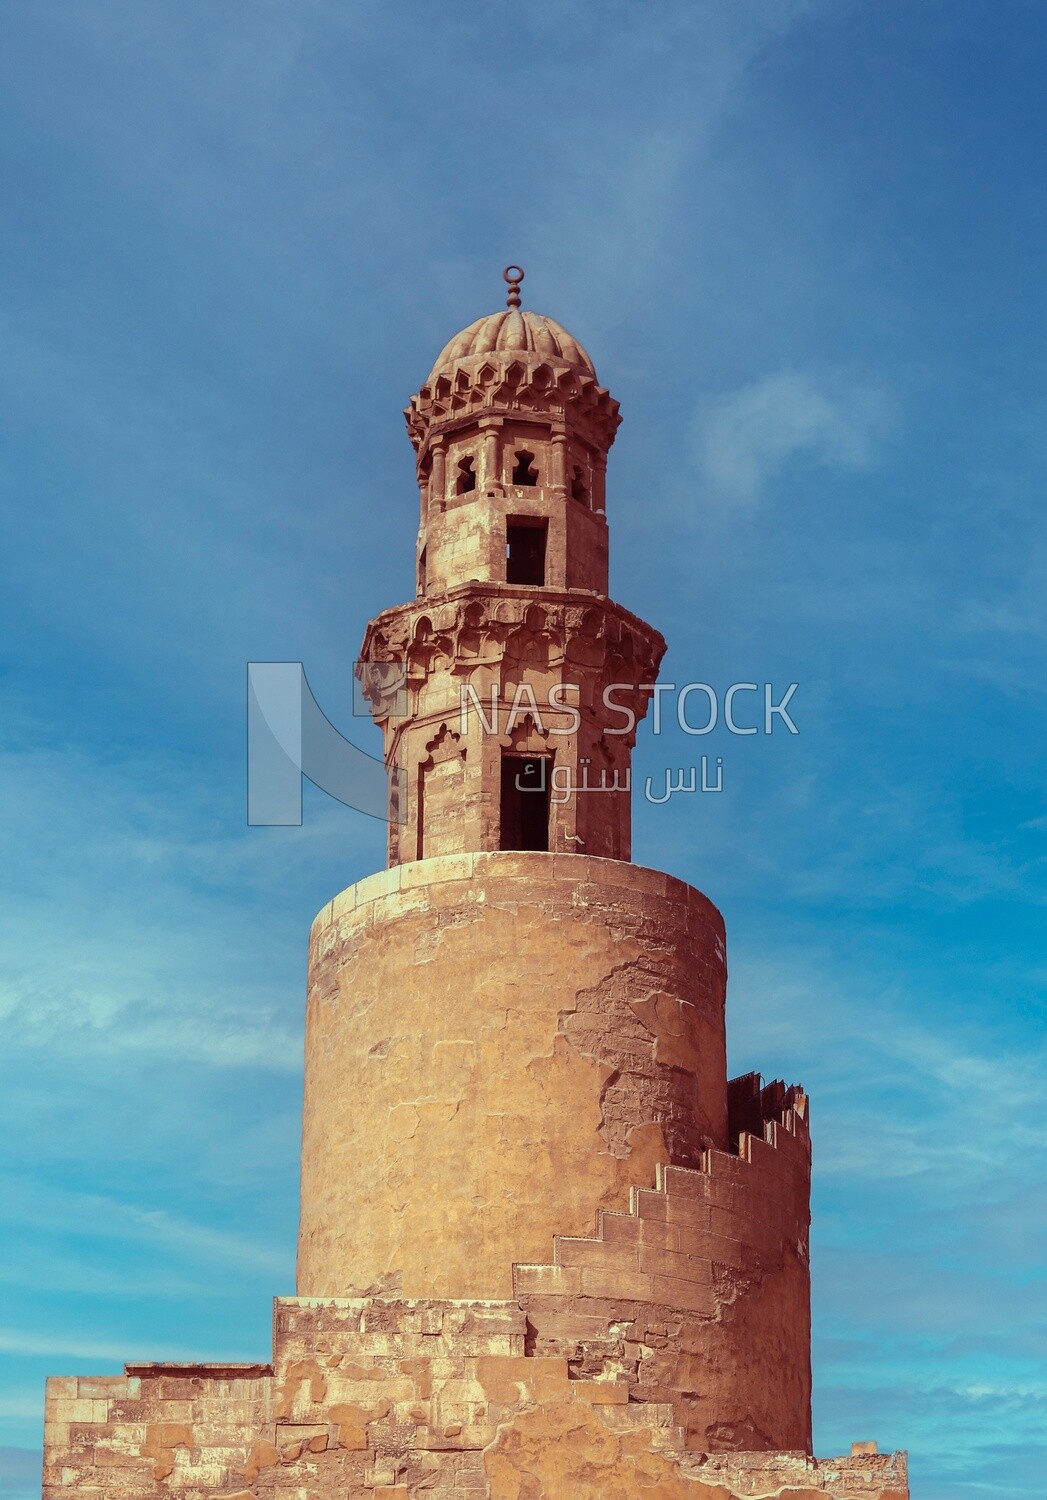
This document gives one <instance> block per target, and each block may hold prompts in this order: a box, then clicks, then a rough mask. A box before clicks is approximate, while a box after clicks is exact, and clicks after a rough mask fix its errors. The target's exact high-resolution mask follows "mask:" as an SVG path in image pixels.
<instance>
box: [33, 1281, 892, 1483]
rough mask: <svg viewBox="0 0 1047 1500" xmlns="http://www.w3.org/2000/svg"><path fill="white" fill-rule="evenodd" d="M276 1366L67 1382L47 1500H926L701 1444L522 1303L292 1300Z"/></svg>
mask: <svg viewBox="0 0 1047 1500" xmlns="http://www.w3.org/2000/svg"><path fill="white" fill-rule="evenodd" d="M274 1333H275V1345H274V1358H273V1364H272V1366H271V1367H267V1368H259V1367H240V1368H239V1369H237V1367H232V1366H219V1367H212V1368H210V1369H208V1368H206V1367H199V1366H195V1367H187V1366H173V1365H154V1366H146V1365H142V1366H129V1367H128V1369H129V1371H132V1372H135V1373H129V1374H127V1375H125V1376H122V1377H113V1378H107V1379H101V1380H86V1379H75V1378H74V1379H57V1380H52V1381H49V1382H48V1395H47V1455H46V1463H45V1471H44V1490H43V1500H60V1497H66V1496H74V1495H75V1496H82V1497H87V1496H92V1497H103V1500H636V1497H637V1496H639V1495H644V1496H649V1497H650V1500H743V1497H750V1496H779V1497H781V1500H830V1497H831V1500H908V1488H907V1484H906V1476H905V1458H904V1455H902V1454H895V1455H891V1456H890V1457H886V1456H884V1457H881V1456H877V1455H864V1454H863V1455H860V1456H856V1457H851V1458H841V1459H829V1460H824V1461H822V1462H817V1461H815V1460H813V1459H809V1458H806V1457H805V1456H804V1455H803V1454H789V1453H775V1454H768V1453H756V1454H753V1453H733V1454H730V1455H722V1456H720V1457H712V1458H710V1457H707V1456H699V1455H696V1454H693V1453H688V1452H687V1451H686V1450H685V1448H684V1446H683V1442H684V1436H683V1433H682V1432H681V1431H680V1430H679V1429H678V1428H676V1427H675V1426H674V1424H673V1415H672V1408H671V1406H669V1405H668V1404H665V1403H649V1402H636V1401H631V1400H629V1390H628V1383H627V1382H626V1381H625V1380H624V1379H618V1378H607V1379H584V1378H583V1379H575V1378H572V1376H571V1371H570V1369H569V1367H568V1363H567V1361H566V1360H564V1359H558V1358H553V1357H546V1358H543V1357H533V1356H528V1355H526V1354H525V1353H524V1347H525V1339H526V1322H525V1318H524V1314H523V1313H522V1311H521V1310H520V1308H519V1307H518V1306H516V1305H515V1304H511V1303H463V1302H444V1303H437V1302H387V1301H377V1302H376V1301H366V1300H352V1299H340V1300H298V1299H294V1300H286V1301H284V1300H281V1301H278V1302H277V1303H276V1308H275V1318H274Z"/></svg>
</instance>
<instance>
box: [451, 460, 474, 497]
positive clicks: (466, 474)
mask: <svg viewBox="0 0 1047 1500" xmlns="http://www.w3.org/2000/svg"><path fill="white" fill-rule="evenodd" d="M475 488H476V470H475V468H474V466H473V460H472V459H471V458H460V459H459V460H458V481H457V483H456V484H455V487H454V492H455V494H456V495H468V494H469V493H470V491H471V490H475Z"/></svg>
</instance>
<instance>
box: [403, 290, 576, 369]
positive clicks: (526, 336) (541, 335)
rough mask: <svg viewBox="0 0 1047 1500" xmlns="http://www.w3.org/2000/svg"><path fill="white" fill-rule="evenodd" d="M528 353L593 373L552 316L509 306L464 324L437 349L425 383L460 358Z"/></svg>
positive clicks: (460, 360)
mask: <svg viewBox="0 0 1047 1500" xmlns="http://www.w3.org/2000/svg"><path fill="white" fill-rule="evenodd" d="M492 354H493V355H499V354H508V355H518V356H523V357H524V358H525V359H526V358H527V356H532V357H533V358H534V359H535V360H536V361H542V360H545V361H549V362H550V363H554V364H563V365H569V366H570V367H571V368H572V369H575V370H583V371H585V372H586V373H587V374H589V375H592V376H594V377H595V375H596V370H595V368H594V366H593V362H592V360H591V359H590V358H589V356H588V354H587V353H586V352H585V350H584V349H583V348H582V346H581V344H580V343H579V342H578V340H577V339H576V338H574V337H573V335H572V334H570V333H568V332H567V329H566V328H564V327H562V326H561V325H560V324H559V323H557V322H556V321H555V319H553V318H546V317H544V316H543V315H542V314H541V313H536V312H531V311H530V309H526V308H525V309H521V308H518V307H511V308H508V309H506V310H505V311H504V312H496V313H489V314H488V315H487V317H485V318H477V320H476V322H475V323H470V325H469V327H468V328H463V329H462V331H461V333H457V334H455V336H454V338H453V339H451V340H450V342H449V343H447V344H446V345H445V346H444V348H443V349H442V350H441V352H440V354H439V356H438V358H437V360H436V363H435V364H434V365H433V368H432V370H431V371H430V374H429V380H428V382H427V384H432V382H433V381H435V380H436V378H437V377H438V376H439V375H441V374H449V373H451V372H452V371H453V370H454V367H455V366H456V365H458V364H460V363H462V362H471V361H473V360H474V359H477V360H478V359H481V358H483V357H484V356H487V355H492Z"/></svg>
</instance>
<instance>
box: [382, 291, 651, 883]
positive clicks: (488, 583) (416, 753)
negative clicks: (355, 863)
mask: <svg viewBox="0 0 1047 1500" xmlns="http://www.w3.org/2000/svg"><path fill="white" fill-rule="evenodd" d="M523 274H524V273H523V271H521V270H520V269H519V268H518V267H516V266H510V267H509V268H508V269H507V270H506V272H505V277H506V280H507V282H508V283H509V296H508V306H507V309H506V311H505V312H501V313H494V314H492V315H491V316H490V317H486V318H481V319H479V321H478V322H476V323H474V324H473V325H472V326H471V327H470V328H467V329H465V331H464V332H463V333H460V334H459V335H458V336H457V338H454V339H452V340H451V342H450V343H449V344H448V345H447V347H446V348H445V349H444V350H443V352H442V353H441V355H440V357H439V358H438V359H437V361H436V364H435V365H434V366H433V369H432V372H431V374H430V375H429V378H428V380H427V381H426V382H425V384H424V385H423V386H422V388H421V390H420V391H419V393H418V394H417V395H416V396H415V397H414V398H413V399H412V401H411V405H410V406H409V407H408V409H407V412H406V416H407V427H408V432H409V433H410V436H411V441H412V443H413V444H414V447H415V450H416V453H417V470H418V483H419V491H420V496H421V522H420V525H419V531H418V551H417V578H418V597H417V599H416V600H415V601H414V602H413V603H411V604H405V605H400V606H398V607H397V608H395V609H390V610H387V611H386V612H385V613H384V614H382V615H379V617H378V619H376V620H373V621H372V622H371V624H370V626H369V627H368V630H367V635H366V637H365V639H364V644H363V650H362V653H361V654H362V659H363V663H364V672H363V676H364V688H365V691H366V692H368V693H369V694H370V696H371V698H372V702H373V705H374V711H375V717H376V719H377V720H378V722H379V723H380V725H381V726H382V729H383V731H384V735H385V756H386V762H387V764H388V765H389V767H390V770H395V771H396V772H397V773H398V776H397V783H398V784H399V786H401V787H402V788H403V801H402V803H401V805H400V807H399V809H398V812H399V817H398V818H394V819H393V820H392V821H391V822H390V840H389V863H390V864H391V865H396V864H401V863H406V862H408V861H410V860H417V859H428V858H431V857H432V856H434V855H438V854H461V853H480V852H487V851H491V850H497V849H505V850H511V849H529V850H535V851H542V852H546V851H547V852H550V853H554V852H555V853H561V854H588V855H595V856H598V857H601V858H610V859H628V858H629V852H630V803H629V792H628V786H629V779H630V777H629V763H630V755H631V751H632V748H633V745H634V743H635V727H636V723H637V721H638V720H639V719H640V718H642V716H643V714H644V713H645V712H646V709H647V703H648V699H649V697H650V692H651V686H652V684H653V683H654V680H655V676H656V674H657V671H658V664H659V662H660V660H661V657H662V654H663V652H664V650H665V642H664V641H663V640H662V638H661V636H660V635H659V634H658V632H657V631H656V630H653V629H652V628H651V627H650V626H649V625H645V624H644V623H643V621H642V620H638V619H637V618H636V616H635V615H631V614H630V613H629V612H628V611H627V610H624V609H622V608H621V607H620V606H618V605H616V604H613V603H612V602H611V601H610V599H608V597H607V515H606V510H605V499H604V496H605V474H606V468H607V451H608V449H609V448H610V446H611V444H612V443H613V442H614V435H615V431H616V429H617V427H618V424H619V421H620V420H621V419H620V418H619V416H618V403H617V401H615V400H614V399H613V398H612V397H611V395H610V394H609V392H608V391H606V390H605V389H604V388H603V387H602V386H601V385H600V384H599V383H598V382H597V379H596V372H595V370H594V369H593V364H592V360H591V359H590V358H589V356H588V355H587V354H586V352H585V350H584V349H583V348H582V347H581V345H580V344H578V343H577V342H576V341H575V340H574V339H573V338H572V337H571V335H570V334H569V333H567V331H566V330H565V329H563V328H561V327H560V325H559V324H558V323H555V322H553V320H552V319H551V318H544V317H541V316H539V315H538V314H537V313H532V312H529V311H526V312H525V311H521V309H520V283H521V281H522V280H523ZM390 666H395V671H393V672H390V670H389V669H390ZM397 689H398V690H399V691H397ZM405 698H406V700H407V701H406V703H405V702H404V699H405ZM578 786H589V787H592V788H596V787H599V788H600V789H601V794H600V795H599V796H587V795H570V794H568V791H567V788H568V787H571V788H574V787H578ZM616 789H617V790H616Z"/></svg>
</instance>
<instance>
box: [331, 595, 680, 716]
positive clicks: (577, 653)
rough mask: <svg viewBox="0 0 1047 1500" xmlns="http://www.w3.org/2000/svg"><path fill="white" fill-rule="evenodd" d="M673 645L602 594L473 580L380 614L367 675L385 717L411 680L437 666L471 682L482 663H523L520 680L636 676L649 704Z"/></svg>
mask: <svg viewBox="0 0 1047 1500" xmlns="http://www.w3.org/2000/svg"><path fill="white" fill-rule="evenodd" d="M664 652H665V641H664V639H663V638H662V636H661V635H660V634H659V632H658V631H657V630H655V629H654V628H653V627H652V626H650V625H648V624H646V623H645V622H644V621H643V620H641V619H639V618H638V617H637V616H636V615H634V614H631V613H630V612H629V611H628V610H626V609H623V608H622V607H621V606H620V605H618V604H614V603H612V602H611V601H610V600H609V599H605V598H601V597H600V596H598V595H593V594H588V593H583V592H581V591H570V590H567V591H564V592H556V593H554V592H553V591H552V590H549V589H543V590H542V593H541V597H540V599H539V598H536V597H535V592H534V590H533V589H529V588H513V587H512V586H511V585H507V584H501V585H492V584H464V585H462V586H461V587H459V588H457V589H453V590H451V591H450V592H449V593H447V594H444V595H437V596H435V597H432V596H430V597H429V598H427V599H418V600H414V601H412V602H411V603H410V604H401V605H398V606H397V607H395V608H393V609H388V610H385V611H383V613H382V614H380V615H378V616H377V618H375V619H374V620H372V621H371V623H370V624H369V625H368V627H367V633H366V635H365V637H364V642H363V646H362V648H361V652H360V662H359V663H358V665H357V674H358V676H359V678H360V681H361V684H362V689H363V693H364V696H365V697H366V698H367V699H368V701H369V702H370V703H371V705H372V711H373V713H374V717H375V718H376V719H377V720H379V721H381V720H383V719H387V718H388V717H389V716H390V714H392V713H394V712H395V709H394V706H393V700H394V698H395V695H396V694H397V693H398V692H399V691H400V690H401V688H402V687H407V688H408V689H414V690H415V691H416V692H417V691H419V690H421V689H422V688H424V686H425V685H426V684H427V683H429V682H431V681H432V680H433V677H434V674H441V673H442V674H446V675H449V676H452V677H457V678H459V679H463V680H464V679H466V678H468V677H469V676H471V675H472V674H473V673H475V672H476V671H477V669H478V668H491V669H506V670H507V669H510V668H516V669H517V670H518V672H519V674H520V675H519V678H518V679H517V680H522V679H523V678H524V677H525V676H526V675H527V673H528V671H529V670H531V671H536V672H541V673H547V672H559V673H561V674H570V673H571V672H575V673H577V674H578V676H579V678H584V679H585V680H587V681H588V682H590V683H593V682H594V681H595V684H596V686H597V687H599V688H600V689H602V687H603V686H604V685H606V684H610V683H618V682H620V683H627V684H629V685H630V687H632V688H633V690H634V691H636V692H638V693H640V694H641V696H642V698H643V707H646V698H647V697H648V696H649V690H650V689H651V688H652V687H653V685H654V682H655V680H656V678H657V674H658V667H659V664H660V662H661V659H662V656H663V654H664ZM644 689H647V690H648V691H647V693H646V694H644V693H643V690H644Z"/></svg>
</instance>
